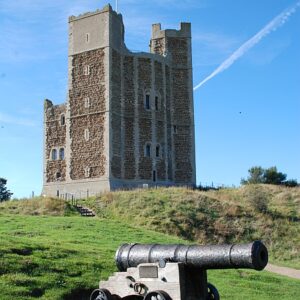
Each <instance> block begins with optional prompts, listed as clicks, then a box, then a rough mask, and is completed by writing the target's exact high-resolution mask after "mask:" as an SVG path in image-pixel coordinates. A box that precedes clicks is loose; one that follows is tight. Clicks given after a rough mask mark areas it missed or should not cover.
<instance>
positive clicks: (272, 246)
mask: <svg viewBox="0 0 300 300" xmlns="http://www.w3.org/2000/svg"><path fill="white" fill-rule="evenodd" d="M80 202H81V203H83V204H84V205H87V206H89V207H91V208H92V209H93V210H94V211H96V212H97V214H98V215H99V216H102V217H108V218H117V219H120V220H122V221H123V222H125V223H127V224H131V225H135V226H142V227H143V228H148V229H152V230H155V231H159V232H162V233H166V234H171V235H176V236H178V237H180V238H184V239H187V240H191V241H195V242H197V243H201V244H205V243H224V242H226V243H236V242H237V243H240V242H247V241H252V240H255V239H261V240H263V241H264V243H266V245H267V246H268V249H269V253H270V257H271V260H272V261H273V262H276V263H279V264H283V265H287V266H292V267H296V268H300V188H299V187H297V188H286V187H278V186H270V185H257V186H255V185H249V186H244V187H242V188H239V189H221V190H218V191H208V192H203V191H194V190H189V189H185V188H159V189H150V190H148V189H144V190H133V191H119V192H112V193H106V194H104V195H102V196H101V197H98V198H89V199H85V200H81V201H80Z"/></svg>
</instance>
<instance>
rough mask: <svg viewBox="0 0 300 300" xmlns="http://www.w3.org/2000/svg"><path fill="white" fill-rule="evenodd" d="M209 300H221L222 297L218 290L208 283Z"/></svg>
mask: <svg viewBox="0 0 300 300" xmlns="http://www.w3.org/2000/svg"><path fill="white" fill-rule="evenodd" d="M207 289H208V291H207V300H220V295H219V292H218V290H217V288H216V287H215V286H214V285H212V284H211V283H209V282H208V283H207Z"/></svg>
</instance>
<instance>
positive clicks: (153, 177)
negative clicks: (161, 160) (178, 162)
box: [152, 171, 156, 182]
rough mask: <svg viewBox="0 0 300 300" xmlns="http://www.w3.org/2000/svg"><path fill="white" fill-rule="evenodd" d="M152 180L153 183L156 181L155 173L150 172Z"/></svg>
mask: <svg viewBox="0 0 300 300" xmlns="http://www.w3.org/2000/svg"><path fill="white" fill-rule="evenodd" d="M152 180H153V181H154V182H155V181H156V171H153V172H152Z"/></svg>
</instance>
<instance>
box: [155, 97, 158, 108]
mask: <svg viewBox="0 0 300 300" xmlns="http://www.w3.org/2000/svg"><path fill="white" fill-rule="evenodd" d="M158 109H159V104H158V96H155V110H156V111H157V110H158Z"/></svg>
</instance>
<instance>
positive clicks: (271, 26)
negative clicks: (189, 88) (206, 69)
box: [194, 1, 300, 91]
mask: <svg viewBox="0 0 300 300" xmlns="http://www.w3.org/2000/svg"><path fill="white" fill-rule="evenodd" d="M299 7H300V1H298V2H297V3H296V4H294V5H292V6H290V7H289V8H287V9H285V10H284V11H283V12H282V13H281V14H279V15H278V16H277V17H275V18H274V19H273V20H272V21H271V22H270V23H268V24H267V25H266V26H265V27H264V28H263V29H262V30H260V31H259V32H258V33H257V34H256V35H254V36H253V37H252V38H251V39H249V40H248V41H247V42H245V43H244V44H243V45H242V46H241V47H240V48H238V49H237V50H236V51H235V52H233V53H232V54H231V55H230V56H229V58H227V59H226V60H225V61H224V62H223V63H222V64H221V65H220V66H219V67H218V68H217V69H216V70H214V71H213V72H212V73H211V74H210V75H209V76H207V77H206V78H205V79H204V80H202V81H201V82H200V83H199V84H197V85H196V86H195V87H194V91H195V90H197V89H198V88H199V87H200V86H202V85H203V84H204V83H206V82H207V81H208V80H210V79H212V78H213V77H215V76H216V75H217V74H219V73H221V72H223V71H225V70H226V69H228V68H229V67H230V66H231V65H232V64H233V63H234V62H235V61H236V60H237V59H239V58H240V57H241V56H243V55H244V54H245V53H246V52H247V51H248V50H250V49H251V48H252V47H253V46H255V45H256V44H257V43H259V42H260V40H261V39H262V38H264V37H265V36H267V35H268V34H270V33H271V32H272V31H276V29H277V28H279V27H281V26H282V25H284V24H285V23H286V22H287V21H288V19H289V18H290V17H291V16H292V15H293V14H294V13H295V12H296V11H297V9H298V8H299Z"/></svg>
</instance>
